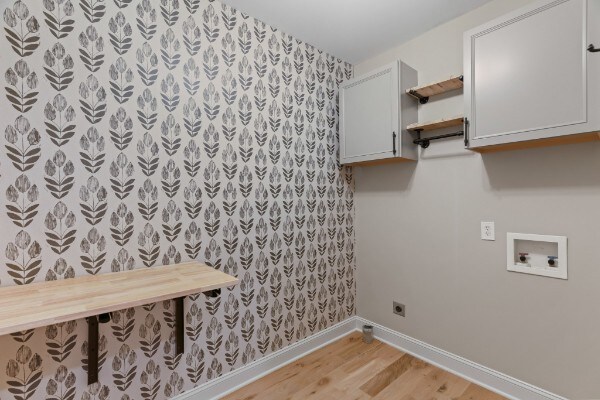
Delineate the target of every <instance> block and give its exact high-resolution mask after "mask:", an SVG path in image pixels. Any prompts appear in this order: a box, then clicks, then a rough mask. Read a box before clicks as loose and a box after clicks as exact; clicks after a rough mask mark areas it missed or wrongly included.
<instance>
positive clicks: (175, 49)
mask: <svg viewBox="0 0 600 400" xmlns="http://www.w3.org/2000/svg"><path fill="white" fill-rule="evenodd" d="M160 47H161V50H160V54H161V58H162V60H163V63H164V64H165V67H167V69H169V70H172V69H174V68H175V67H177V65H178V64H179V62H180V61H181V54H179V50H180V49H181V44H180V43H179V40H178V39H177V38H176V37H175V33H173V30H172V29H171V28H169V29H167V31H166V32H165V33H163V34H162V35H161V37H160Z"/></svg>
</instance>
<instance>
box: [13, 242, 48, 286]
mask: <svg viewBox="0 0 600 400" xmlns="http://www.w3.org/2000/svg"><path fill="white" fill-rule="evenodd" d="M41 253H42V247H41V246H40V244H39V243H38V242H37V241H35V240H32V239H31V236H30V235H29V233H27V232H25V231H19V233H17V235H16V236H15V241H14V242H9V243H8V245H7V246H6V250H5V252H4V254H5V256H6V258H7V259H8V260H9V261H8V262H7V263H6V267H7V268H8V271H7V274H8V275H9V276H10V277H11V278H13V281H14V282H15V283H16V284H17V285H26V284H29V283H31V282H33V281H34V280H35V278H36V276H37V274H38V273H39V272H40V269H41V268H42V260H41V259H40V258H39V257H40V255H41Z"/></svg>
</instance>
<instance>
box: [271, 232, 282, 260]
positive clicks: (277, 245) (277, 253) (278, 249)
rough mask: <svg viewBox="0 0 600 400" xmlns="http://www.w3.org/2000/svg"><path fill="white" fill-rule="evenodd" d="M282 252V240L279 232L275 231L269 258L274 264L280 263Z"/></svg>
mask: <svg viewBox="0 0 600 400" xmlns="http://www.w3.org/2000/svg"><path fill="white" fill-rule="evenodd" d="M282 252H283V251H282V241H281V239H280V238H279V235H278V234H277V232H275V233H274V234H273V238H272V239H271V240H270V241H269V258H270V259H271V262H272V263H273V264H274V265H277V264H279V261H280V260H281V255H282Z"/></svg>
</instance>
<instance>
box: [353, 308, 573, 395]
mask: <svg viewBox="0 0 600 400" xmlns="http://www.w3.org/2000/svg"><path fill="white" fill-rule="evenodd" d="M354 319H355V320H356V329H357V330H358V329H359V327H362V325H364V324H368V325H372V326H373V333H374V336H375V338H377V339H378V340H380V341H382V342H384V343H387V344H389V345H390V346H392V347H395V348H397V349H400V350H402V351H404V352H406V353H409V354H412V355H414V356H415V357H418V358H420V359H422V360H424V361H427V362H428V363H430V364H432V365H435V366H436V367H439V368H441V369H444V370H446V371H449V372H451V373H453V374H455V375H457V376H460V377H461V378H464V379H466V380H468V381H471V382H473V383H475V384H477V385H479V386H483V387H484V388H486V389H489V390H491V391H493V392H495V393H498V394H500V395H502V396H504V397H507V398H509V399H512V400H567V399H566V398H564V397H561V396H558V395H556V394H553V393H550V392H548V391H546V390H544V389H540V388H538V387H536V386H533V385H530V384H528V383H526V382H523V381H520V380H518V379H515V378H513V377H511V376H508V375H506V374H503V373H501V372H498V371H495V370H493V369H491V368H488V367H485V366H483V365H481V364H477V363H475V362H473V361H470V360H467V359H466V358H463V357H460V356H457V355H456V354H452V353H450V352H447V351H445V350H442V349H440V348H437V347H435V346H432V345H430V344H427V343H425V342H422V341H420V340H417V339H414V338H412V337H410V336H407V335H404V334H402V333H400V332H396V331H394V330H391V329H389V328H386V327H384V326H381V325H378V324H375V323H373V322H370V321H368V320H366V319H363V318H361V317H354Z"/></svg>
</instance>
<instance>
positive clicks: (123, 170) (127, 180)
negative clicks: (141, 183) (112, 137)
mask: <svg viewBox="0 0 600 400" xmlns="http://www.w3.org/2000/svg"><path fill="white" fill-rule="evenodd" d="M108 171H109V173H110V176H111V178H110V188H111V189H112V190H113V193H114V194H115V195H116V196H117V198H118V199H119V200H123V199H124V198H126V197H127V196H129V194H131V191H132V190H133V185H134V182H135V178H133V172H134V171H133V164H132V163H131V162H129V160H128V159H127V156H126V155H125V154H124V153H119V155H118V156H117V158H116V160H115V161H113V162H111V163H110V166H109V169H108Z"/></svg>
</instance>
